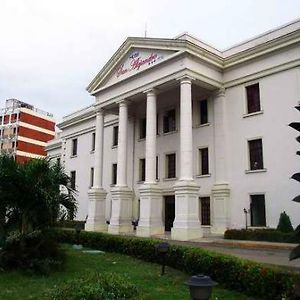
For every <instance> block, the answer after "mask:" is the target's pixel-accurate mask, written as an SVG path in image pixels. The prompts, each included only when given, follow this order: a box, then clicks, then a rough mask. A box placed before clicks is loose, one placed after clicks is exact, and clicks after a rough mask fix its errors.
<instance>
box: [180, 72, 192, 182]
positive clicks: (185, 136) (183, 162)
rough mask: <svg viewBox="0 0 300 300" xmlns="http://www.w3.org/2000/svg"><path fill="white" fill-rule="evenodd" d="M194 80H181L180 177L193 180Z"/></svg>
mask: <svg viewBox="0 0 300 300" xmlns="http://www.w3.org/2000/svg"><path fill="white" fill-rule="evenodd" d="M192 130H193V127H192V81H191V79H190V78H188V77H185V78H183V79H181V80H180V178H179V180H193V131H192Z"/></svg>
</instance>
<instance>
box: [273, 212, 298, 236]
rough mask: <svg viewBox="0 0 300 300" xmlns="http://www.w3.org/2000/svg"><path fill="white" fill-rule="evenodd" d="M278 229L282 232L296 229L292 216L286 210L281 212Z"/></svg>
mask: <svg viewBox="0 0 300 300" xmlns="http://www.w3.org/2000/svg"><path fill="white" fill-rule="evenodd" d="M277 230H279V231H281V232H292V231H294V228H293V226H292V223H291V220H290V217H289V216H288V215H287V214H286V212H285V211H284V212H282V213H281V214H280V218H279V222H278V226H277Z"/></svg>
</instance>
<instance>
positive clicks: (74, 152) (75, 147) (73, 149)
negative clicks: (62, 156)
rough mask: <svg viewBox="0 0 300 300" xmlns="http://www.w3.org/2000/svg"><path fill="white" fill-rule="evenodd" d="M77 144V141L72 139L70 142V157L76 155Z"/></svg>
mask: <svg viewBox="0 0 300 300" xmlns="http://www.w3.org/2000/svg"><path fill="white" fill-rule="evenodd" d="M77 144H78V140H77V139H73V140H72V156H75V155H77Z"/></svg>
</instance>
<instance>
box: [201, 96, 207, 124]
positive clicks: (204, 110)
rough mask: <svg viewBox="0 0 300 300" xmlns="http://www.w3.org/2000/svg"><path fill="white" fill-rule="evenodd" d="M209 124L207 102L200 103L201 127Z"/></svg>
mask: <svg viewBox="0 0 300 300" xmlns="http://www.w3.org/2000/svg"><path fill="white" fill-rule="evenodd" d="M207 123H208V109H207V100H206V99H205V100H202V101H200V125H202V124H207Z"/></svg>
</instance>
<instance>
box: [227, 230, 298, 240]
mask: <svg viewBox="0 0 300 300" xmlns="http://www.w3.org/2000/svg"><path fill="white" fill-rule="evenodd" d="M224 238H225V239H229V240H248V241H266V242H277V243H300V237H299V235H296V232H292V233H284V232H281V231H278V230H275V229H248V230H246V229H229V230H226V231H225V233H224Z"/></svg>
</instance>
